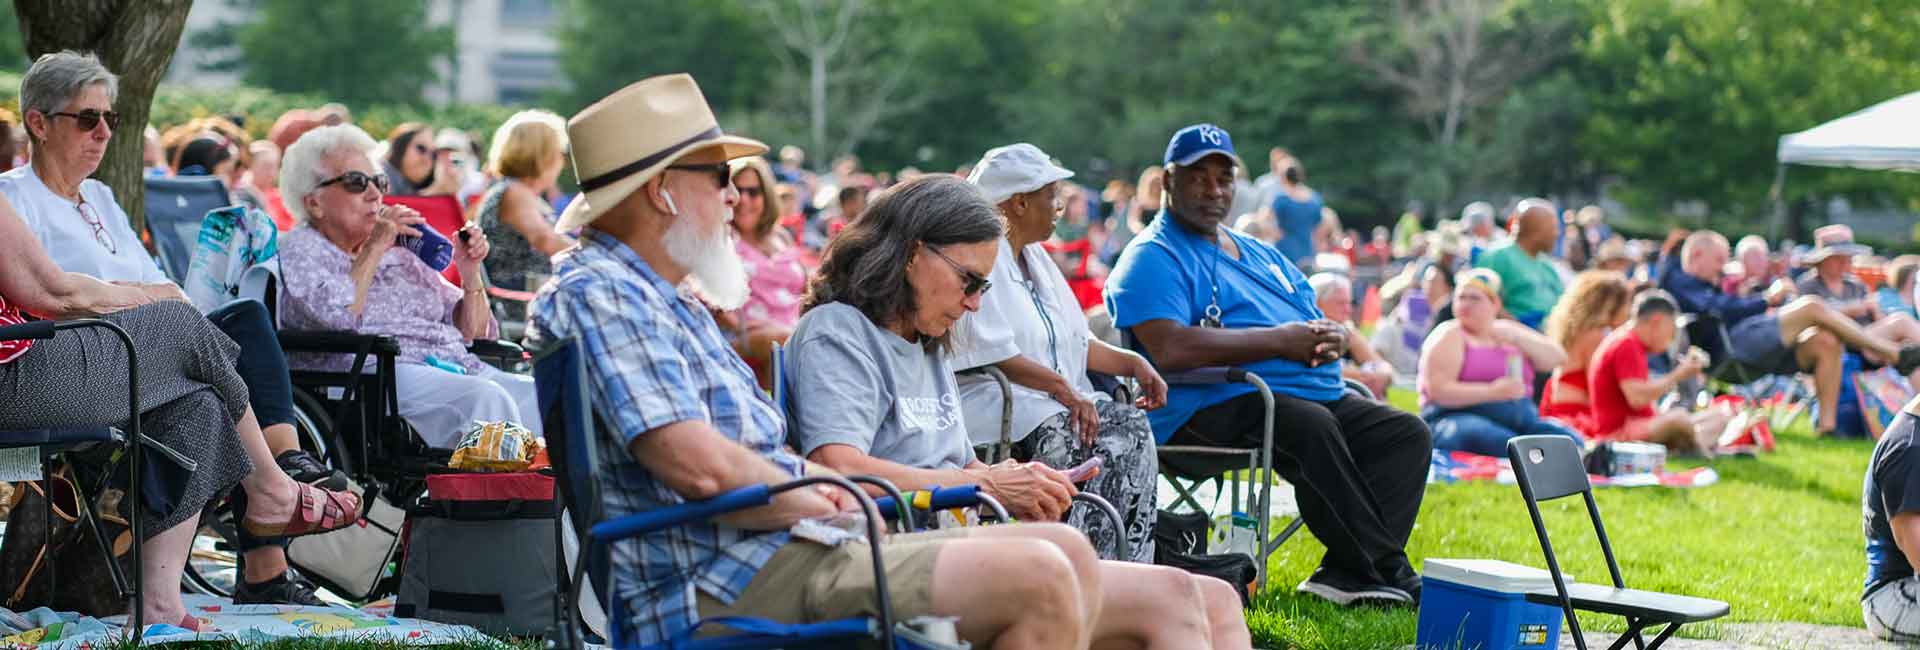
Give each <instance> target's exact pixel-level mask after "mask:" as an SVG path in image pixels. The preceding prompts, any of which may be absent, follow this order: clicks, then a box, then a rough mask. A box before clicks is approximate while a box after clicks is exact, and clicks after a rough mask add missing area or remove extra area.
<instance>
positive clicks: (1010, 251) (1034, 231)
mask: <svg viewBox="0 0 1920 650" xmlns="http://www.w3.org/2000/svg"><path fill="white" fill-rule="evenodd" d="M1071 176H1073V172H1071V171H1067V170H1066V169H1064V168H1061V167H1059V166H1057V165H1055V164H1053V162H1052V161H1051V160H1049V159H1048V157H1047V155H1046V153H1045V152H1042V151H1040V149H1039V147H1035V146H1033V145H1031V144H1027V143H1024V142H1023V143H1019V144H1014V145H1008V146H1005V147H998V148H995V149H992V150H990V151H988V152H987V153H986V155H985V156H982V157H981V158H980V162H978V163H975V164H974V166H973V174H972V175H971V176H969V177H968V178H967V182H969V183H972V184H973V185H974V186H975V187H978V188H980V192H981V193H982V194H983V195H984V196H985V197H986V199H987V201H988V202H989V203H993V204H995V205H996V207H997V208H998V210H999V212H1000V215H1001V216H1002V217H1005V218H1006V220H1007V234H1006V236H1005V237H1003V238H1001V239H1000V241H999V242H996V245H995V247H994V248H995V260H996V261H995V262H994V265H993V273H992V274H991V275H989V276H988V279H989V280H991V281H992V282H993V283H994V284H995V285H996V286H999V287H1000V290H999V291H996V292H993V293H989V294H986V295H984V296H982V297H981V299H980V310H979V311H978V312H977V313H973V314H969V315H967V316H965V317H963V318H961V319H960V322H959V323H958V324H957V325H955V326H954V337H953V338H954V353H953V366H954V367H955V368H958V369H961V370H967V369H972V368H982V367H986V366H993V367H995V368H999V369H1000V371H1001V372H1002V373H1005V374H1006V376H1007V379H1008V380H1010V381H1011V382H1012V383H1013V384H1014V386H1013V388H1012V391H1013V422H1012V425H1013V427H1012V431H1011V437H1012V440H1013V443H1014V445H1013V450H1012V451H1013V457H1014V458H1016V459H1019V460H1026V461H1034V462H1038V463H1042V464H1045V465H1047V466H1050V467H1054V468H1060V469H1065V468H1071V467H1077V466H1079V465H1080V464H1082V463H1085V462H1088V461H1090V460H1092V459H1095V458H1098V459H1100V463H1101V466H1100V471H1099V473H1098V474H1097V475H1095V476H1093V477H1092V478H1091V479H1088V480H1087V482H1086V487H1085V489H1086V490H1087V491H1089V492H1092V493H1094V494H1098V495H1100V496H1101V497H1104V498H1105V499H1106V500H1108V501H1110V502H1112V503H1113V505H1114V507H1115V508H1116V509H1118V510H1119V511H1120V513H1121V516H1122V517H1123V518H1124V519H1125V521H1124V522H1121V523H1122V527H1121V529H1118V530H1116V529H1115V528H1114V527H1113V524H1112V522H1109V521H1108V520H1107V518H1106V517H1103V516H1101V515H1100V514H1099V513H1097V512H1093V511H1092V509H1091V508H1089V507H1087V506H1086V505H1081V506H1078V507H1075V508H1073V509H1072V510H1071V511H1070V512H1069V513H1068V515H1067V523H1068V524H1071V525H1072V526H1074V527H1075V528H1079V529H1081V530H1084V531H1086V532H1087V538H1088V539H1090V540H1092V541H1093V547H1094V549H1095V550H1098V551H1099V552H1100V555H1101V557H1105V558H1109V559H1116V560H1130V561H1134V562H1152V561H1153V524H1154V519H1155V518H1156V516H1157V515H1156V504H1155V497H1156V493H1155V486H1156V485H1157V484H1156V482H1155V476H1156V475H1157V474H1158V472H1159V462H1158V459H1157V456H1156V455H1155V454H1154V450H1153V430H1152V427H1151V426H1150V425H1149V424H1148V423H1147V416H1146V414H1145V413H1143V412H1142V410H1143V409H1155V408H1159V407H1160V406H1161V405H1162V404H1165V403H1166V396H1167V385H1166V382H1164V381H1162V380H1161V379H1160V374H1159V373H1158V372H1155V371H1154V369H1153V365H1152V364H1149V363H1147V360H1146V359H1145V358H1143V357H1141V356H1140V355H1138V354H1135V353H1133V352H1130V351H1127V350H1122V349H1120V348H1116V347H1114V346H1111V345H1108V344H1107V343H1106V342H1104V341H1101V340H1099V339H1097V338H1094V336H1093V334H1092V332H1091V331H1089V330H1088V327H1087V318H1086V316H1085V314H1083V313H1082V312H1081V311H1080V304H1079V302H1078V301H1076V300H1075V299H1074V296H1073V291H1072V290H1071V289H1070V288H1068V286H1067V279H1066V276H1064V275H1062V274H1061V272H1060V267H1059V266H1057V265H1055V264H1053V262H1052V260H1051V259H1050V258H1049V257H1048V255H1047V250H1046V247H1045V246H1044V245H1042V244H1041V242H1043V241H1046V239H1047V238H1048V237H1049V236H1051V235H1052V234H1053V228H1054V222H1055V221H1056V220H1057V219H1059V217H1060V214H1061V213H1062V206H1061V205H1060V201H1059V192H1060V186H1061V184H1062V183H1063V182H1064V181H1065V179H1067V178H1069V177H1071ZM1089 370H1091V371H1093V372H1097V373H1101V374H1104V375H1108V376H1113V377H1133V378H1135V379H1136V380H1138V381H1139V382H1140V387H1141V389H1142V390H1141V392H1142V394H1141V395H1140V397H1139V398H1137V399H1135V400H1134V401H1133V403H1132V404H1123V403H1120V402H1115V401H1113V399H1111V398H1110V397H1109V396H1108V395H1107V394H1106V393H1103V392H1100V391H1098V390H1096V389H1094V386H1093V383H1092V382H1091V381H1090V380H1089V379H1088V377H1087V372H1088V371H1089ZM959 383H960V404H961V407H962V408H963V409H964V410H965V411H966V423H967V432H968V434H969V435H970V436H971V437H972V440H973V442H974V444H994V443H996V442H998V441H999V439H1000V433H1001V432H1000V426H1001V423H1000V414H1001V407H1002V404H1001V399H1002V397H1001V392H1000V389H999V385H998V383H996V382H994V381H991V380H990V379H988V378H987V377H985V376H982V375H978V374H967V375H962V376H961V377H960V380H959ZM1122 537H1124V538H1125V539H1126V541H1127V544H1126V548H1127V549H1128V551H1129V553H1128V556H1127V557H1119V555H1118V550H1119V548H1120V544H1119V540H1120V539H1121V538H1122Z"/></svg>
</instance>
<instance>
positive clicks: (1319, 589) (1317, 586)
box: [1294, 567, 1413, 607]
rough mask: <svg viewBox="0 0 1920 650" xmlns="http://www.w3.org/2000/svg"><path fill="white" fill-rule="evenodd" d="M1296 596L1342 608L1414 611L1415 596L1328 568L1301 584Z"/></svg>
mask: <svg viewBox="0 0 1920 650" xmlns="http://www.w3.org/2000/svg"><path fill="white" fill-rule="evenodd" d="M1294 592H1296V593H1303V594H1312V595H1315V596H1319V597H1320V598H1321V599H1323V600H1326V601H1327V602H1331V603H1333V604H1335V605H1339V606H1341V607H1354V606H1360V605H1367V606H1374V607H1410V606H1412V605H1413V596H1411V595H1409V594H1408V593H1407V592H1405V591H1402V590H1401V589H1400V588H1399V587H1390V586H1387V585H1381V584H1373V583H1371V582H1368V581H1365V580H1361V579H1358V578H1354V577H1352V576H1349V575H1346V574H1345V573H1343V572H1339V571H1334V570H1332V569H1328V568H1326V567H1320V568H1319V569H1317V570H1315V571H1314V572H1313V577H1311V578H1307V580H1306V581H1305V582H1302V583H1300V586H1299V587H1297V588H1295V589H1294Z"/></svg>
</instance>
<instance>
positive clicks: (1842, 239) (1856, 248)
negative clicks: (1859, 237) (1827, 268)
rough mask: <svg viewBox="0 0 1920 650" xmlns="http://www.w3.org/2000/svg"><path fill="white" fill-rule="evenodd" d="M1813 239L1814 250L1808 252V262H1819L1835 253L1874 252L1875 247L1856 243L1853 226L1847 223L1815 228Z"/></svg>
mask: <svg viewBox="0 0 1920 650" xmlns="http://www.w3.org/2000/svg"><path fill="white" fill-rule="evenodd" d="M1813 241H1814V244H1815V246H1814V249H1813V252H1811V253H1808V254H1807V256H1806V258H1805V260H1806V262H1807V263H1808V264H1819V263H1821V262H1824V261H1827V258H1829V257H1833V256H1835V255H1842V256H1846V257H1856V256H1860V255H1871V254H1873V249H1871V248H1868V247H1866V246H1862V245H1860V244H1856V243H1854V241H1853V228H1850V227H1848V226H1846V225H1845V224H1832V225H1826V226H1821V227H1819V228H1815V229H1814V230H1813Z"/></svg>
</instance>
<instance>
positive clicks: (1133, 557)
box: [1013, 401, 1160, 564]
mask: <svg viewBox="0 0 1920 650" xmlns="http://www.w3.org/2000/svg"><path fill="white" fill-rule="evenodd" d="M1096 406H1097V407H1098V409H1099V412H1100V435H1098V436H1095V437H1094V440H1093V445H1092V446H1088V445H1086V444H1083V443H1082V442H1080V436H1078V435H1075V434H1074V433H1073V429H1072V428H1071V427H1070V426H1069V425H1068V424H1067V419H1068V418H1069V417H1070V416H1071V415H1072V414H1071V413H1061V414H1058V415H1055V416H1053V417H1050V418H1047V419H1046V421H1044V422H1041V423H1040V426H1039V427H1038V428H1035V429H1034V430H1033V433H1032V434H1030V435H1028V436H1027V437H1026V438H1024V439H1022V440H1020V441H1019V442H1016V443H1014V444H1013V456H1014V458H1017V459H1020V460H1023V461H1035V462H1042V463H1046V464H1047V466H1049V467H1055V468H1060V469H1066V468H1068V467H1073V466H1076V465H1079V464H1080V463H1083V462H1086V460H1087V459H1088V458H1092V457H1094V456H1099V457H1100V458H1101V461H1100V463H1101V465H1100V475H1099V476H1095V477H1093V480H1091V481H1088V482H1087V483H1086V485H1084V486H1082V487H1081V489H1082V490H1085V491H1087V492H1092V493H1094V494H1097V495H1100V497H1101V498H1103V499H1106V500H1107V501H1110V502H1112V503H1113V508H1114V509H1115V510H1118V511H1120V518H1121V519H1122V522H1121V525H1122V528H1120V529H1116V528H1115V527H1114V526H1113V522H1112V521H1110V520H1109V519H1108V518H1107V516H1106V515H1104V514H1100V513H1099V512H1098V511H1096V510H1095V509H1094V508H1093V507H1091V506H1088V505H1086V504H1080V503H1076V504H1074V506H1073V509H1071V510H1068V511H1067V521H1066V523H1067V524H1068V525H1071V526H1073V527H1074V528H1078V529H1080V530H1081V531H1084V532H1085V533H1086V534H1087V539H1089V540H1092V542H1093V549H1094V550H1095V551H1098V552H1099V553H1100V557H1101V558H1103V559H1108V560H1127V561H1131V562H1139V563H1142V564H1152V563H1153V524H1154V520H1155V517H1156V516H1157V513H1156V512H1155V508H1156V504H1155V503H1154V501H1155V498H1156V492H1155V490H1156V489H1157V485H1158V484H1157V482H1156V480H1157V477H1158V475H1159V473H1160V461H1159V457H1158V456H1156V455H1155V452H1154V447H1153V427H1152V425H1150V424H1148V423H1147V414H1146V413H1144V412H1142V411H1141V410H1140V409H1136V408H1134V407H1133V406H1131V405H1128V404H1121V403H1118V402H1111V401H1102V402H1099V403H1098V404H1096ZM1120 535H1125V536H1126V539H1127V549H1128V556H1127V557H1117V555H1118V550H1119V541H1118V540H1119V536H1120Z"/></svg>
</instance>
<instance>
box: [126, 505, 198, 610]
mask: <svg viewBox="0 0 1920 650" xmlns="http://www.w3.org/2000/svg"><path fill="white" fill-rule="evenodd" d="M199 528H200V517H199V516H193V517H188V518H187V520H186V521H183V522H180V523H178V524H174V526H173V527H172V528H168V529H166V530H163V531H160V534H158V535H154V536H152V537H149V538H147V542H146V544H144V545H142V546H141V547H140V561H141V563H142V564H143V565H145V566H142V567H141V569H142V570H143V573H142V575H141V576H140V578H141V580H140V591H141V594H143V595H144V600H143V601H142V603H143V605H144V607H142V608H141V610H142V611H141V613H142V614H144V615H145V616H146V623H147V624H149V625H151V624H155V623H166V624H168V625H172V624H175V623H179V622H180V621H181V619H184V618H186V616H187V606H186V605H185V604H183V603H181V602H180V574H181V572H182V571H185V570H186V567H187V553H188V552H190V551H192V550H193V535H194V533H195V532H196V531H198V530H199Z"/></svg>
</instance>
